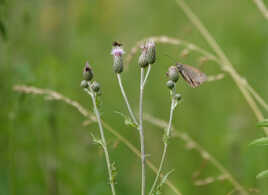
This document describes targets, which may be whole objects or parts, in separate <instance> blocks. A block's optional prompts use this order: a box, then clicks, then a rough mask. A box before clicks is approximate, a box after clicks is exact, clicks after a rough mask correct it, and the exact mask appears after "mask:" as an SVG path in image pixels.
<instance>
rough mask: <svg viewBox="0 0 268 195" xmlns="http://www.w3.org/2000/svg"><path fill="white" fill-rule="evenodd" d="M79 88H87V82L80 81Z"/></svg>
mask: <svg viewBox="0 0 268 195" xmlns="http://www.w3.org/2000/svg"><path fill="white" fill-rule="evenodd" d="M80 86H81V87H82V88H88V83H87V81H86V80H83V81H81V84H80Z"/></svg>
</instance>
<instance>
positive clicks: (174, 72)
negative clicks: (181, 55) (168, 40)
mask: <svg viewBox="0 0 268 195" xmlns="http://www.w3.org/2000/svg"><path fill="white" fill-rule="evenodd" d="M167 76H168V78H169V79H170V80H172V81H174V82H177V81H178V79H179V70H178V68H177V67H176V66H170V67H169V69H168V72H167Z"/></svg>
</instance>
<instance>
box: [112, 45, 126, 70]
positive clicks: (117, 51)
mask: <svg viewBox="0 0 268 195" xmlns="http://www.w3.org/2000/svg"><path fill="white" fill-rule="evenodd" d="M113 46H114V47H113V49H112V51H111V55H112V56H113V58H114V63H113V69H114V72H115V73H121V72H123V69H124V64H123V54H124V53H125V51H124V50H123V48H122V47H121V46H122V44H120V43H118V42H114V43H113Z"/></svg>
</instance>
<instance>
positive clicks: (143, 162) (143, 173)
mask: <svg viewBox="0 0 268 195" xmlns="http://www.w3.org/2000/svg"><path fill="white" fill-rule="evenodd" d="M143 90H144V68H141V78H140V104H139V114H140V124H139V125H140V126H139V132H140V147H141V195H145V184H146V183H145V182H146V180H145V179H146V175H145V174H146V173H145V151H144V133H143Z"/></svg>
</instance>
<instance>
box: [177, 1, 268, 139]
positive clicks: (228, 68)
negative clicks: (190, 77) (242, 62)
mask: <svg viewBox="0 0 268 195" xmlns="http://www.w3.org/2000/svg"><path fill="white" fill-rule="evenodd" d="M176 2H177V4H178V5H179V6H180V7H181V8H182V10H183V11H184V13H185V14H186V16H187V17H188V18H189V20H190V21H191V22H192V23H193V24H194V25H195V26H196V28H197V29H198V30H199V32H200V33H201V34H202V36H203V37H204V38H205V39H206V41H207V42H208V44H209V45H210V46H211V48H212V49H213V50H214V51H215V53H216V54H217V55H218V57H219V58H220V61H221V62H222V63H219V65H220V66H221V68H222V70H224V71H225V72H227V73H229V74H230V75H231V77H232V79H233V80H234V82H235V84H236V85H237V87H238V88H239V89H240V91H241V93H242V94H243V96H244V97H245V99H246V101H247V103H248V104H249V106H250V108H251V109H252V111H253V112H254V114H255V116H256V118H257V120H258V121H262V120H263V119H264V117H263V114H262V113H261V111H260V109H259V108H258V106H257V104H256V102H255V100H254V99H253V97H252V96H251V95H250V93H249V91H248V89H247V88H246V87H245V85H244V84H245V79H244V78H242V77H241V76H240V75H239V74H238V73H237V71H236V70H235V69H234V67H233V65H232V64H231V62H230V60H229V59H228V58H227V57H226V55H225V54H224V52H223V51H222V49H221V48H220V46H219V45H218V44H217V42H216V41H215V39H214V38H213V37H212V36H211V35H210V33H209V32H208V30H207V29H206V27H205V26H204V25H203V24H202V22H201V21H200V20H199V18H198V17H197V16H196V15H195V14H194V13H193V11H192V10H191V9H190V7H189V6H188V5H187V4H186V3H185V1H184V0H176ZM263 130H264V133H265V134H266V135H268V128H267V127H264V128H263Z"/></svg>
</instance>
